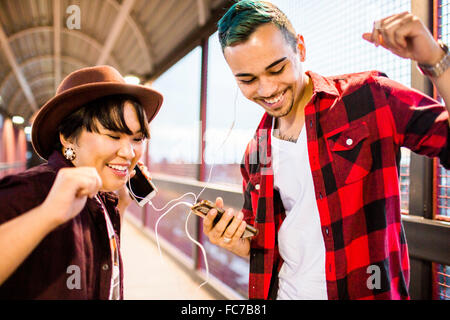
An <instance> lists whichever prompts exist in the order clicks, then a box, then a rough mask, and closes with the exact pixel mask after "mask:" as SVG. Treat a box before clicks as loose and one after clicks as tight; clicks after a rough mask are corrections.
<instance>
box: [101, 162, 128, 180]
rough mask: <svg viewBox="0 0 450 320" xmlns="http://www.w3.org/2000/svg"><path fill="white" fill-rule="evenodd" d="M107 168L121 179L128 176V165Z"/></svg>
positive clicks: (115, 165) (110, 165) (109, 165)
mask: <svg viewBox="0 0 450 320" xmlns="http://www.w3.org/2000/svg"><path fill="white" fill-rule="evenodd" d="M106 166H107V167H108V168H109V169H111V171H112V172H113V173H114V174H115V175H117V176H119V177H121V178H123V177H126V176H128V165H118V164H107V165H106Z"/></svg>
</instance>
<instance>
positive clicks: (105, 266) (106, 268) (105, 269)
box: [102, 263, 109, 271]
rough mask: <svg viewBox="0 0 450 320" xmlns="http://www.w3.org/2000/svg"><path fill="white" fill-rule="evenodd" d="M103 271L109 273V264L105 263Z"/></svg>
mask: <svg viewBox="0 0 450 320" xmlns="http://www.w3.org/2000/svg"><path fill="white" fill-rule="evenodd" d="M102 269H103V271H108V269H109V265H108V264H107V263H105V264H104V265H103V266H102Z"/></svg>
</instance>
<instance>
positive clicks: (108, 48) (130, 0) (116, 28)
mask: <svg viewBox="0 0 450 320" xmlns="http://www.w3.org/2000/svg"><path fill="white" fill-rule="evenodd" d="M134 1H135V0H125V1H124V2H123V3H122V5H121V6H120V8H119V10H118V15H117V17H116V19H115V21H114V24H113V26H112V28H111V31H110V32H109V35H108V38H106V41H105V44H104V46H103V50H102V52H101V53H100V57H99V58H98V60H97V63H96V65H102V64H105V63H106V61H107V60H108V58H109V56H110V54H111V52H112V49H113V48H114V44H115V43H116V41H117V39H118V38H119V35H120V32H121V31H122V29H123V26H124V24H125V22H126V20H127V17H128V15H129V14H130V11H131V8H132V7H133V5H134Z"/></svg>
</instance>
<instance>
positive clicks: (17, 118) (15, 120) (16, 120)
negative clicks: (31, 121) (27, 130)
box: [12, 116, 25, 124]
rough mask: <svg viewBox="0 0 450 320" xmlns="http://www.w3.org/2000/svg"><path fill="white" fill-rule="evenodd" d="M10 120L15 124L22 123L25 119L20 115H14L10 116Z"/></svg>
mask: <svg viewBox="0 0 450 320" xmlns="http://www.w3.org/2000/svg"><path fill="white" fill-rule="evenodd" d="M12 122H13V123H15V124H22V123H24V122H25V120H24V119H23V118H22V117H21V116H14V117H12Z"/></svg>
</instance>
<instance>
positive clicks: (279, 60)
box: [266, 57, 287, 70]
mask: <svg viewBox="0 0 450 320" xmlns="http://www.w3.org/2000/svg"><path fill="white" fill-rule="evenodd" d="M286 58H287V57H283V58H281V59H278V60H277V61H275V62H273V63H271V64H270V65H268V66H267V67H266V70H269V69H270V68H272V67H274V66H276V65H277V64H279V63H280V62H283V61H284V60H286Z"/></svg>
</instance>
